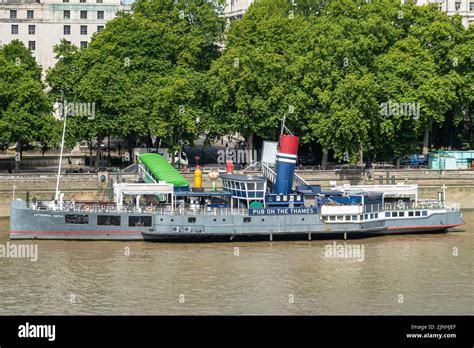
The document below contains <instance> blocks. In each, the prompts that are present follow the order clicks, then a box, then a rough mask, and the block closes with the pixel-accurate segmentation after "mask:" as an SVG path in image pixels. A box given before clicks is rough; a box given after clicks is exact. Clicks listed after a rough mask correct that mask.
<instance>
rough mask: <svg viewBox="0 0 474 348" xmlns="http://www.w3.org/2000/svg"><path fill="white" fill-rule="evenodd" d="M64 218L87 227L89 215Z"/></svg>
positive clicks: (73, 215) (66, 221) (74, 215)
mask: <svg viewBox="0 0 474 348" xmlns="http://www.w3.org/2000/svg"><path fill="white" fill-rule="evenodd" d="M30 42H31V41H30ZM64 218H65V220H64V222H65V223H67V224H72V225H87V224H88V223H89V215H80V214H66V216H65V217H64Z"/></svg>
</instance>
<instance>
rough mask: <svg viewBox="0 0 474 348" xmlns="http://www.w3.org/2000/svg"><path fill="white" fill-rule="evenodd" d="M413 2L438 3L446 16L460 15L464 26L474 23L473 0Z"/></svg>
mask: <svg viewBox="0 0 474 348" xmlns="http://www.w3.org/2000/svg"><path fill="white" fill-rule="evenodd" d="M405 2H406V1H405ZM413 2H414V3H415V4H417V5H426V4H438V8H439V10H440V11H443V12H445V13H446V14H447V15H448V16H454V15H456V14H458V15H461V17H462V23H463V24H464V26H465V27H467V26H469V25H471V24H473V23H474V0H413Z"/></svg>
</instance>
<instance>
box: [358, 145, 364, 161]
mask: <svg viewBox="0 0 474 348" xmlns="http://www.w3.org/2000/svg"><path fill="white" fill-rule="evenodd" d="M358 164H359V165H361V166H363V165H364V145H363V144H362V143H361V144H360V148H359V163H358Z"/></svg>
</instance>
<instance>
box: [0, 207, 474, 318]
mask: <svg viewBox="0 0 474 348" xmlns="http://www.w3.org/2000/svg"><path fill="white" fill-rule="evenodd" d="M464 216H465V219H466V226H465V228H464V229H463V230H462V231H461V230H460V231H456V232H450V233H448V234H434V235H405V236H385V237H377V238H367V239H359V240H351V241H347V242H344V241H343V240H338V241H335V242H336V244H335V245H334V244H333V241H301V242H251V243H249V242H245V243H244V242H242V243H241V242H236V243H201V244H192V243H186V244H169V243H167V244H155V243H145V242H107V241H101V242H84V241H83V242H77V241H13V242H11V244H32V247H34V246H35V245H37V248H38V255H37V256H38V259H37V261H32V260H31V259H26V258H23V259H20V258H13V257H9V258H7V257H2V258H0V315H13V314H16V315H23V314H29V315H35V314H51V315H55V314H66V315H67V314H149V315H160V314H165V315H169V314H181V315H185V314H187V315H194V314H197V315H207V314H277V315H278V314H283V315H285V314H294V315H306V314H312V315H331V314H353V315H355V314H474V211H470V212H464ZM8 227H9V221H8V219H5V218H2V219H0V246H1V245H4V246H5V247H6V246H7V242H8ZM344 245H348V246H350V247H356V248H357V249H356V250H359V251H360V252H361V253H360V254H358V255H354V254H353V255H352V256H356V257H335V256H334V254H333V255H332V256H331V255H330V254H328V250H334V249H333V247H334V246H335V247H336V250H337V248H341V247H342V248H345V246H344ZM362 251H363V253H362ZM337 255H338V254H336V256H337ZM348 256H350V255H348Z"/></svg>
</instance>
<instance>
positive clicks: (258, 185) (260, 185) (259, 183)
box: [257, 182, 263, 191]
mask: <svg viewBox="0 0 474 348" xmlns="http://www.w3.org/2000/svg"><path fill="white" fill-rule="evenodd" d="M257 190H259V191H262V190H263V182H257Z"/></svg>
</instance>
